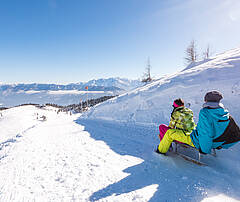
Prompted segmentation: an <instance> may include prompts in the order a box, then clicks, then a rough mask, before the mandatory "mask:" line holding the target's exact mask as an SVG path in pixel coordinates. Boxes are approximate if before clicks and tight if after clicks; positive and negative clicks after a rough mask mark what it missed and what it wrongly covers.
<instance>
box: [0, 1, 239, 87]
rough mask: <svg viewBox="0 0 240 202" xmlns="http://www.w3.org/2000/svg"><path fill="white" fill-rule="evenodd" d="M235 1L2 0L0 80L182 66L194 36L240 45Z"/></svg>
mask: <svg viewBox="0 0 240 202" xmlns="http://www.w3.org/2000/svg"><path fill="white" fill-rule="evenodd" d="M239 10H240V1H239V0H211V1H210V0H68V1H67V0H21V1H19V0H2V1H0V70H1V77H0V81H1V82H4V83H15V82H17V83H19V82H24V83H31V82H38V83H70V82H79V81H88V80H91V79H98V78H109V77H125V78H130V79H138V78H141V76H142V74H143V72H144V70H145V66H146V62H147V58H148V57H150V60H151V65H152V74H153V76H154V77H155V78H158V77H160V76H162V75H165V74H169V73H173V72H175V71H179V70H181V69H183V68H184V59H183V58H184V56H185V54H184V51H185V49H186V47H187V46H188V45H189V43H190V41H191V40H193V39H194V40H196V43H197V48H198V51H199V54H201V53H202V52H203V50H204V49H205V48H206V47H207V45H208V44H210V47H211V49H212V52H214V53H221V52H224V51H226V50H229V49H232V48H236V47H240V37H239V36H240V12H239Z"/></svg>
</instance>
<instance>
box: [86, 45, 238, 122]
mask: <svg viewBox="0 0 240 202" xmlns="http://www.w3.org/2000/svg"><path fill="white" fill-rule="evenodd" d="M197 64H198V65H197V66H190V68H186V69H185V70H184V71H181V72H177V73H175V74H173V75H169V76H165V77H163V78H161V79H159V80H157V81H154V82H152V83H150V84H148V85H145V86H143V87H140V88H137V89H135V90H132V91H130V92H127V93H125V94H123V95H121V96H118V97H116V98H113V99H111V100H108V101H107V102H104V103H102V104H100V105H97V106H96V107H94V108H92V109H91V111H89V113H88V114H86V115H85V116H86V117H87V118H89V119H105V120H115V121H116V120H117V121H121V122H134V123H152V124H159V123H161V122H163V123H166V124H167V123H168V121H169V113H170V112H171V110H172V102H173V100H174V99H177V98H179V97H180V98H183V99H184V101H185V103H186V104H187V105H190V107H191V109H192V110H193V112H194V114H195V120H196V121H197V119H198V116H197V115H198V113H199V110H200V109H201V106H202V104H203V97H204V95H205V94H206V92H208V91H210V90H219V91H220V92H222V94H223V96H224V99H223V100H222V102H223V104H224V105H225V106H226V108H227V109H229V111H230V112H231V114H232V115H233V117H234V118H235V119H236V120H237V122H238V123H240V118H239V117H240V105H239V99H240V79H239V78H240V48H237V49H233V50H230V51H227V52H225V53H223V54H219V55H217V56H215V57H213V58H210V59H209V60H206V61H205V62H199V63H197Z"/></svg>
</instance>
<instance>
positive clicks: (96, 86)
mask: <svg viewBox="0 0 240 202" xmlns="http://www.w3.org/2000/svg"><path fill="white" fill-rule="evenodd" d="M140 85H142V83H141V82H140V81H139V80H129V79H123V78H109V79H98V80H91V81H89V82H80V83H76V84H74V83H73V84H67V85H57V84H37V83H33V84H11V85H10V84H2V85H0V103H2V105H3V106H6V107H9V106H16V105H19V104H24V103H37V104H45V103H54V104H59V105H69V104H75V103H79V101H80V100H86V99H87V95H86V90H85V87H86V86H88V98H89V99H91V98H99V97H102V96H110V95H119V94H121V93H124V92H126V91H128V90H130V89H134V88H136V87H139V86H140Z"/></svg>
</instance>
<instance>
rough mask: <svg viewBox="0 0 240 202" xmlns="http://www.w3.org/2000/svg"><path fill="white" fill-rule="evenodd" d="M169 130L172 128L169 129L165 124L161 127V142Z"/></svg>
mask: <svg viewBox="0 0 240 202" xmlns="http://www.w3.org/2000/svg"><path fill="white" fill-rule="evenodd" d="M168 129H170V127H168V126H167V125H165V124H161V125H159V135H158V136H159V139H160V141H161V140H162V139H163V137H164V135H165V133H166V132H167V130H168Z"/></svg>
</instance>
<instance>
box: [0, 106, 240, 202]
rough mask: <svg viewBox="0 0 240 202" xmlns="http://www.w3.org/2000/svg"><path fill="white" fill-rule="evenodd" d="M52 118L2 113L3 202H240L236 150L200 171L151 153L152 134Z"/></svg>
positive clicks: (39, 112)
mask: <svg viewBox="0 0 240 202" xmlns="http://www.w3.org/2000/svg"><path fill="white" fill-rule="evenodd" d="M56 111H57V110H56V109H54V108H51V107H47V108H44V109H38V108H36V107H33V106H21V107H15V108H11V109H8V110H4V111H1V113H2V116H1V117H0V134H1V135H0V179H1V180H0V202H12V201H14V202H15V201H16V202H18V201H36V202H45V201H46V202H48V201H51V202H59V201H64V202H73V201H76V202H82V201H92V202H93V201H94V202H95V201H99V202H100V201H106V202H112V201H114V202H123V201H135V202H143V201H150V202H159V201H169V202H175V201H194V202H198V201H202V200H203V201H204V202H212V201H214V202H219V201H224V202H225V201H227V202H236V201H239V200H240V194H239V187H240V181H239V177H240V161H239V155H238V154H239V147H234V148H232V149H230V150H227V151H219V152H218V153H217V155H218V157H217V158H215V157H212V156H207V157H205V158H204V159H203V160H204V161H205V162H207V163H208V167H200V166H198V165H195V164H192V163H190V162H187V161H184V160H183V159H181V158H180V157H179V156H174V155H172V156H167V157H165V156H159V155H158V154H156V153H154V152H153V149H154V148H155V146H156V144H157V143H158V139H157V135H156V134H157V128H156V127H153V126H147V125H138V124H126V123H124V124H121V123H114V122H108V121H101V120H87V119H78V116H79V115H72V116H70V114H66V113H63V112H61V113H56ZM42 116H46V121H43V119H42V118H41V117H42ZM76 119H77V120H76ZM74 120H75V121H74Z"/></svg>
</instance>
